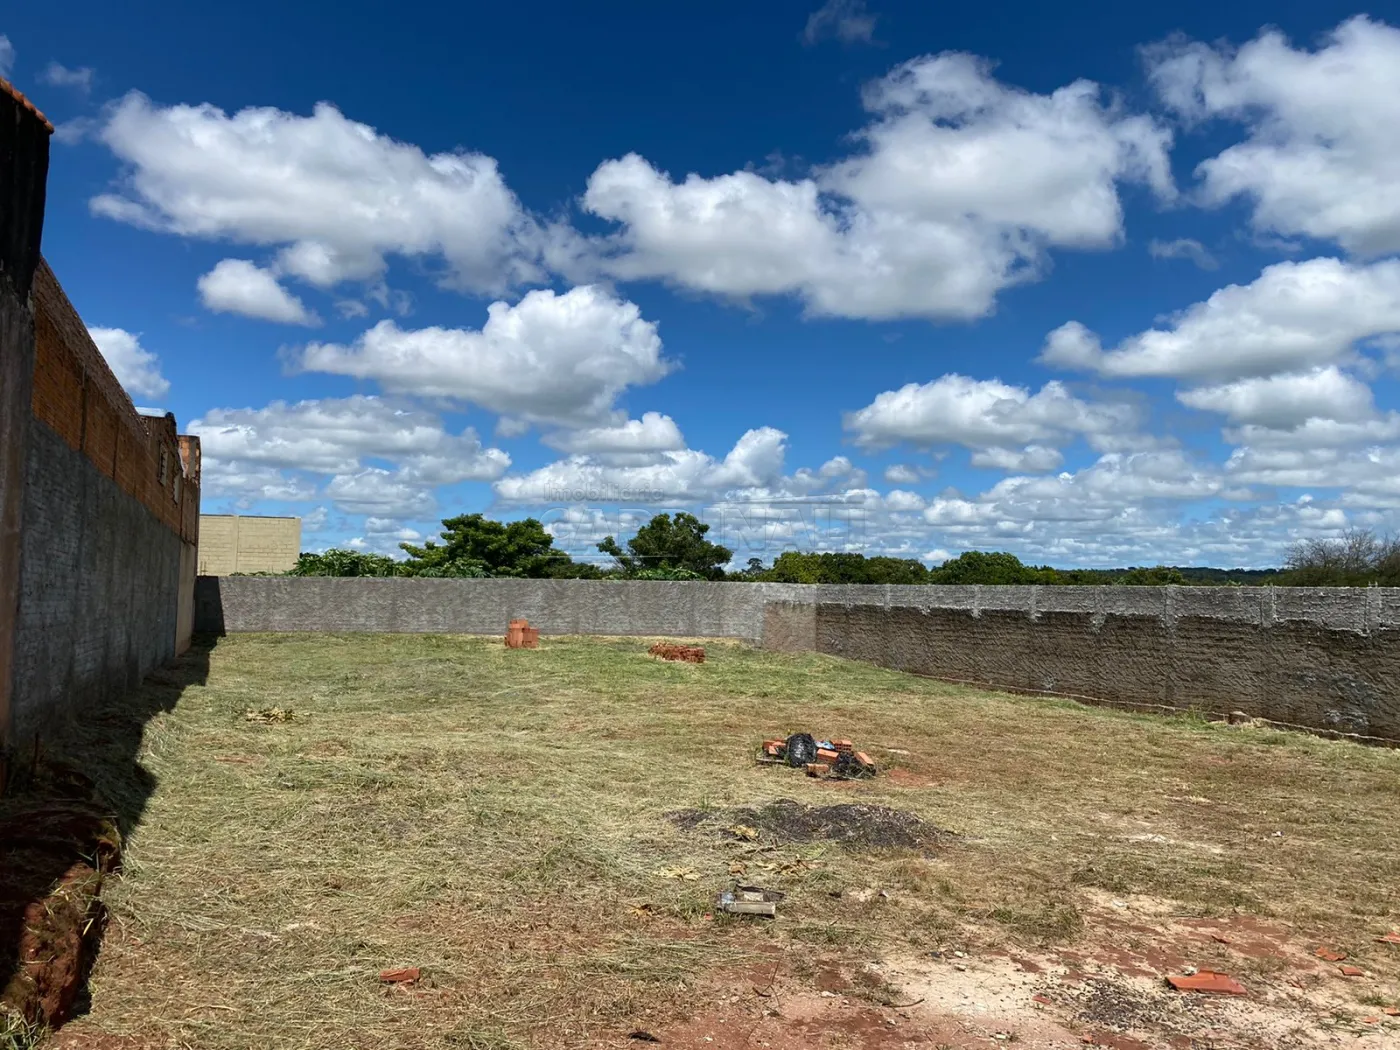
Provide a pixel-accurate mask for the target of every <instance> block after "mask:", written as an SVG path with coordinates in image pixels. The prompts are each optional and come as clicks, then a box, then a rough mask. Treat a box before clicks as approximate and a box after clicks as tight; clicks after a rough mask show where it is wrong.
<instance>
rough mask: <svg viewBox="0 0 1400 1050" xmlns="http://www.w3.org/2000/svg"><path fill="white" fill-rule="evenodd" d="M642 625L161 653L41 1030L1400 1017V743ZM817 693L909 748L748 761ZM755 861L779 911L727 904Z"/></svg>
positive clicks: (1154, 1024)
mask: <svg viewBox="0 0 1400 1050" xmlns="http://www.w3.org/2000/svg"><path fill="white" fill-rule="evenodd" d="M648 644H649V641H647V640H641V639H626V640H622V639H609V640H601V639H582V638H547V639H545V640H544V641H543V642H542V644H541V648H540V649H538V650H535V651H529V650H507V649H505V648H504V647H503V646H502V644H501V643H500V641H499V640H495V639H482V638H462V637H416V636H402V635H400V636H393V637H367V636H328V635H301V636H299V635H276V636H272V635H267V636H249V635H244V636H234V637H229V638H226V639H222V640H220V641H219V642H218V644H217V646H216V647H214V648H213V650H212V652H208V653H207V654H205V655H206V656H207V660H208V671H207V677H206V676H205V675H203V674H201V675H200V678H201V679H203V681H202V682H197V681H192V680H190V678H189V675H190V671H189V667H190V664H189V661H188V660H187V661H186V663H185V664H182V665H180V666H177V667H176V668H174V669H173V670H171V671H168V672H164V673H163V675H162V676H159V677H158V679H157V680H156V681H155V682H153V683H151V684H149V685H148V686H147V687H146V688H166V689H170V688H172V687H182V692H181V694H180V697H179V701H178V703H177V704H175V706H174V707H173V709H172V710H170V711H168V712H164V713H160V714H158V715H157V716H156V717H154V718H153V719H151V720H150V721H149V723H148V724H147V725H146V727H145V733H144V737H143V739H142V741H141V749H140V753H139V760H140V762H141V764H142V766H143V767H144V768H145V769H146V770H148V771H149V773H150V774H151V776H152V777H153V778H154V783H153V785H152V792H151V794H150V797H149V801H148V802H147V803H146V804H145V808H144V812H143V813H142V816H141V819H140V822H139V824H138V825H137V826H136V827H135V828H134V830H133V831H132V832H131V833H130V834H129V836H128V841H127V844H126V851H125V858H124V868H123V873H122V875H121V877H120V878H119V879H116V880H113V881H111V882H110V883H109V885H108V887H107V890H106V892H105V894H104V897H105V900H106V902H107V904H108V907H109V909H110V919H109V923H108V927H107V934H106V940H105V943H104V946H103V948H102V952H101V956H100V958H99V960H98V964H97V967H96V970H95V972H94V973H93V976H92V979H91V985H90V987H91V1005H90V1008H89V1009H88V1011H87V1012H86V1014H85V1015H84V1016H81V1017H79V1018H77V1019H76V1020H74V1021H72V1022H71V1023H70V1024H68V1025H67V1026H66V1027H65V1028H64V1029H63V1030H62V1031H61V1032H59V1033H58V1034H57V1035H56V1036H53V1037H51V1039H50V1041H49V1045H53V1046H58V1047H72V1048H77V1047H87V1048H93V1050H135V1048H162V1050H163V1048H177V1047H184V1048H196V1050H253V1048H257V1050H265V1048H274V1047H275V1048H282V1047H286V1048H308V1050H310V1048H316V1050H332V1048H334V1050H390V1048H405V1050H406V1048H418V1047H466V1048H475V1050H487V1048H490V1050H506V1048H511V1047H518V1048H525V1047H586V1046H587V1047H593V1046H604V1047H606V1046H612V1047H627V1046H633V1047H640V1046H643V1045H645V1043H646V1041H647V1040H646V1039H644V1038H643V1037H644V1036H649V1037H651V1038H652V1039H656V1040H660V1044H661V1045H662V1046H671V1047H675V1046H680V1047H709V1048H727V1047H747V1046H753V1047H760V1046H768V1047H799V1046H800V1047H828V1046H829V1047H856V1046H867V1047H868V1046H877V1047H882V1046H888V1047H902V1046H930V1047H950V1048H951V1047H974V1046H977V1047H987V1046H999V1045H1010V1044H1014V1045H1017V1046H1019V1047H1047V1048H1048V1047H1061V1046H1063V1047H1071V1046H1073V1047H1083V1046H1085V1045H1090V1044H1097V1045H1102V1046H1110V1047H1115V1048H1118V1050H1142V1048H1153V1050H1155V1048H1159V1047H1160V1048H1179V1050H1187V1048H1194V1047H1202V1048H1204V1047H1259V1048H1264V1047H1291V1046H1298V1047H1310V1046H1342V1047H1347V1046H1357V1047H1376V1048H1381V1047H1385V1046H1396V1045H1400V1017H1393V1016H1391V1015H1390V1014H1388V1013H1386V1010H1387V1008H1391V1009H1393V1008H1395V1007H1396V1006H1397V1005H1398V1004H1400V945H1391V944H1388V943H1384V942H1381V941H1379V940H1377V938H1378V937H1380V936H1382V935H1383V934H1385V933H1386V932H1387V931H1390V930H1394V929H1397V928H1400V752H1391V751H1384V750H1373V749H1366V748H1362V747H1359V746H1355V745H1351V744H1346V743H1340V742H1332V741H1324V740H1318V739H1314V738H1311V737H1307V736H1303V735H1294V734H1285V733H1281V732H1276V731H1272V730H1265V729H1255V728H1250V727H1227V726H1223V725H1215V724H1208V723H1206V722H1204V721H1201V720H1198V719H1192V718H1185V717H1183V718H1173V719H1166V718H1158V717H1149V716H1135V715H1129V714H1122V713H1117V712H1112V711H1107V710H1101V709H1093V708H1086V707H1082V706H1078V705H1075V704H1073V703H1070V702H1060V701H1054V700H1038V699H1027V698H1023V697H1011V696H1006V695H998V694H996V693H989V692H979V691H976V690H972V689H967V688H961V687H955V686H950V685H944V684H940V683H938V682H934V681H928V680H924V679H920V678H917V677H913V676H910V675H905V674H899V673H895V672H891V671H885V670H881V669H878V668H874V667H869V666H864V665H860V664H854V663H848V662H844V661H841V660H837V659H833V658H829V657H824V656H819V655H815V654H800V655H787V654H774V653H764V652H759V651H755V650H752V649H749V648H746V647H744V646H741V645H737V644H731V643H725V642H719V643H716V642H708V643H705V644H706V645H707V646H708V653H709V658H708V660H707V662H706V663H704V664H701V665H687V664H673V663H666V662H662V661H658V660H656V659H654V658H652V657H649V656H648V655H647V654H646V650H647V646H648ZM182 675H184V676H186V677H185V678H182ZM250 713H252V717H250ZM260 713H261V714H260ZM797 730H810V731H812V732H814V733H816V734H818V735H821V736H832V737H847V738H850V739H852V740H854V741H855V742H856V743H857V746H859V747H861V748H863V749H864V750H866V751H868V752H869V753H870V754H871V755H872V757H873V758H875V760H876V761H877V762H878V763H879V764H880V766H881V775H880V776H878V777H876V778H875V779H873V780H870V781H861V782H827V781H817V780H813V779H810V778H807V777H805V776H804V775H802V774H801V772H799V771H795V770H791V769H788V768H785V767H783V768H774V767H767V766H761V765H759V764H757V763H756V762H755V750H756V747H757V745H758V744H759V742H760V741H761V740H762V739H763V738H764V737H768V736H781V735H786V734H788V733H790V732H794V731H797ZM783 799H788V800H793V805H789V804H786V803H784V804H781V805H779V806H777V807H773V806H772V803H774V802H775V801H777V800H783ZM831 806H838V807H863V808H857V809H847V808H843V809H839V810H834V811H822V812H817V813H816V814H815V815H814V814H813V813H812V812H809V811H808V810H806V809H805V808H799V807H831ZM864 807H872V808H864ZM873 807H885V809H880V808H873ZM736 809H737V810H740V811H741V812H738V813H735V812H732V811H733V810H736ZM745 810H747V811H748V812H742V811H745ZM886 810H889V811H894V812H886ZM678 813H684V814H685V815H683V816H680V817H677V816H676V814H678ZM911 828H912V829H913V831H912V834H911V833H910V829H911ZM844 836H853V837H851V838H850V840H849V841H844V840H843V837H844ZM736 881H738V882H745V883H759V884H762V885H763V886H765V887H767V888H770V889H774V890H778V891H780V892H782V893H783V894H785V897H784V899H783V900H782V901H781V902H780V903H779V904H778V917H777V918H776V919H774V920H765V919H759V918H753V917H740V916H730V915H726V914H723V913H719V914H716V909H715V907H714V902H715V897H716V894H718V893H719V892H720V891H722V890H725V889H727V888H730V887H732V886H733V885H734V884H735V882H736ZM1319 947H1327V948H1329V949H1334V950H1335V952H1336V954H1341V953H1345V954H1346V956H1347V958H1346V960H1345V963H1344V964H1343V963H1340V962H1338V961H1330V962H1329V961H1326V960H1323V959H1321V958H1318V957H1317V956H1316V955H1315V954H1314V952H1315V950H1316V949H1317V948H1319ZM1342 965H1352V966H1355V967H1357V968H1358V969H1359V970H1361V971H1362V974H1361V976H1356V977H1346V976H1343V975H1342V970H1341V966H1342ZM393 967H419V968H421V977H420V979H419V980H418V981H417V982H416V983H413V984H392V985H391V984H386V983H383V982H381V981H380V979H379V975H380V971H381V970H383V969H386V968H393ZM1189 967H1196V968H1200V969H1215V970H1221V971H1225V972H1228V973H1229V974H1231V975H1232V976H1233V977H1235V978H1236V979H1237V980H1239V981H1240V982H1241V983H1242V984H1243V985H1244V986H1245V987H1246V990H1247V994H1246V995H1244V996H1240V997H1228V998H1226V997H1214V996H1206V995H1200V994H1192V993H1179V992H1175V991H1172V990H1170V989H1169V988H1168V987H1167V985H1166V983H1165V982H1164V980H1163V977H1164V975H1165V974H1166V973H1168V972H1181V971H1182V970H1183V969H1184V968H1189Z"/></svg>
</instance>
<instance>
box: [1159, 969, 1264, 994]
mask: <svg viewBox="0 0 1400 1050" xmlns="http://www.w3.org/2000/svg"><path fill="white" fill-rule="evenodd" d="M1167 983H1168V984H1170V985H1171V986H1172V987H1173V988H1175V989H1176V990H1177V991H1178V992H1219V993H1221V994H1223V995H1244V994H1245V990H1244V985H1242V984H1240V982H1239V981H1237V980H1235V979H1234V978H1233V977H1231V976H1230V975H1229V974H1224V973H1217V972H1216V971H1214V970H1201V971H1200V972H1199V973H1194V974H1190V975H1189V976H1188V975H1186V974H1177V973H1174V974H1169V975H1168V977H1167Z"/></svg>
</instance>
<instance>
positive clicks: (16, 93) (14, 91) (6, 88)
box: [0, 77, 53, 135]
mask: <svg viewBox="0 0 1400 1050" xmlns="http://www.w3.org/2000/svg"><path fill="white" fill-rule="evenodd" d="M0 92H3V93H5V94H6V95H9V96H10V97H11V98H12V99H14V100H15V101H16V102H18V103H19V104H20V105H21V106H23V107H24V108H25V109H27V110H29V112H31V113H33V114H34V115H35V116H36V117H38V118H39V122H40V123H41V124H43V125H44V127H45V128H46V129H47V130H48V133H49V134H50V135H52V134H53V125H52V124H50V123H49V119H48V117H46V116H44V114H42V113H40V112H39V107H38V106H36V105H34V103H33V102H30V101H29V99H27V98H25V97H24V94H23V92H21V91H20V90H19V88H17V87H15V86H14V85H13V84H11V83H10V82H9V81H8V80H6V79H5V78H4V77H0Z"/></svg>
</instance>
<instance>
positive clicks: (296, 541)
mask: <svg viewBox="0 0 1400 1050" xmlns="http://www.w3.org/2000/svg"><path fill="white" fill-rule="evenodd" d="M300 553H301V519H300V518H262V517H247V516H244V515H242V514H201V515H200V516H199V575H201V576H231V575H233V574H234V573H235V572H286V571H287V570H288V569H290V568H292V566H294V565H296V563H297V556H298V555H299V554H300Z"/></svg>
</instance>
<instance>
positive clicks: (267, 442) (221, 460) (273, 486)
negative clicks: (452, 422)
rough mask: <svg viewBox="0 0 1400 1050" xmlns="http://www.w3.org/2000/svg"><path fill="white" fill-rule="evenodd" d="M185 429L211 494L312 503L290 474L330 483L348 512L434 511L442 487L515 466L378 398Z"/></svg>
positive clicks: (241, 415) (237, 411)
mask: <svg viewBox="0 0 1400 1050" xmlns="http://www.w3.org/2000/svg"><path fill="white" fill-rule="evenodd" d="M189 430H190V433H192V434H196V435H198V436H199V438H200V443H201V446H202V451H203V456H204V476H205V478H207V479H209V480H210V481H211V482H212V484H213V485H214V490H215V491H218V492H221V493H229V492H239V493H242V494H248V495H256V496H262V497H263V498H269V499H270V498H281V499H292V498H299V499H315V498H318V491H317V489H316V488H315V486H314V483H312V482H311V481H309V480H308V479H306V478H304V477H301V476H300V474H298V473H293V474H288V473H286V472H287V471H292V472H300V473H306V474H319V475H330V476H331V477H330V478H329V481H328V482H327V484H326V491H325V494H326V495H327V496H329V497H330V498H332V499H333V500H335V501H336V504H337V506H338V507H339V508H340V509H341V510H344V511H348V512H351V513H357V512H363V513H369V511H362V510H359V509H358V508H362V507H364V506H367V505H369V504H370V503H372V502H375V501H376V500H378V501H379V503H380V504H383V505H384V506H388V505H390V504H392V505H393V506H394V507H395V508H397V512H396V513H397V514H398V516H400V517H403V516H409V515H411V514H412V513H416V512H418V511H419V510H421V509H422V508H423V507H431V505H432V503H433V496H432V489H433V488H434V487H436V486H439V485H451V484H456V483H458V482H462V481H490V480H493V479H495V478H498V477H500V476H501V474H503V473H504V472H505V471H506V469H507V468H508V467H509V466H510V457H509V456H508V455H507V454H506V453H505V452H503V451H501V450H500V449H496V448H486V447H483V445H482V443H481V440H480V439H479V438H478V437H477V434H476V432H475V431H474V430H472V429H470V428H468V429H466V430H464V431H462V432H461V433H460V434H451V433H449V432H448V431H447V430H446V429H445V428H444V427H443V425H442V421H441V420H440V419H439V418H438V417H437V416H436V415H434V414H432V413H430V412H426V411H424V410H422V409H419V408H416V407H414V406H411V405H407V404H402V403H398V402H394V401H389V400H385V399H383V398H377V397H363V396H356V397H348V398H325V399H319V400H308V401H299V402H296V403H295V404H288V403H286V402H282V401H274V402H273V403H272V404H270V405H267V406H265V407H263V408H256V409H254V408H215V409H211V410H209V411H208V412H206V413H205V414H204V415H203V416H202V417H200V418H199V419H195V420H193V421H191V422H190V424H189ZM371 460H375V461H387V462H388V463H389V464H391V466H390V467H385V466H381V465H380V464H379V463H377V462H367V461H371ZM274 492H282V493H287V492H294V493H297V495H296V496H292V495H280V496H274V495H273V494H272V493H274ZM371 494H375V495H373V496H371ZM375 513H387V511H384V510H383V509H382V507H381V510H378V511H375Z"/></svg>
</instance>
